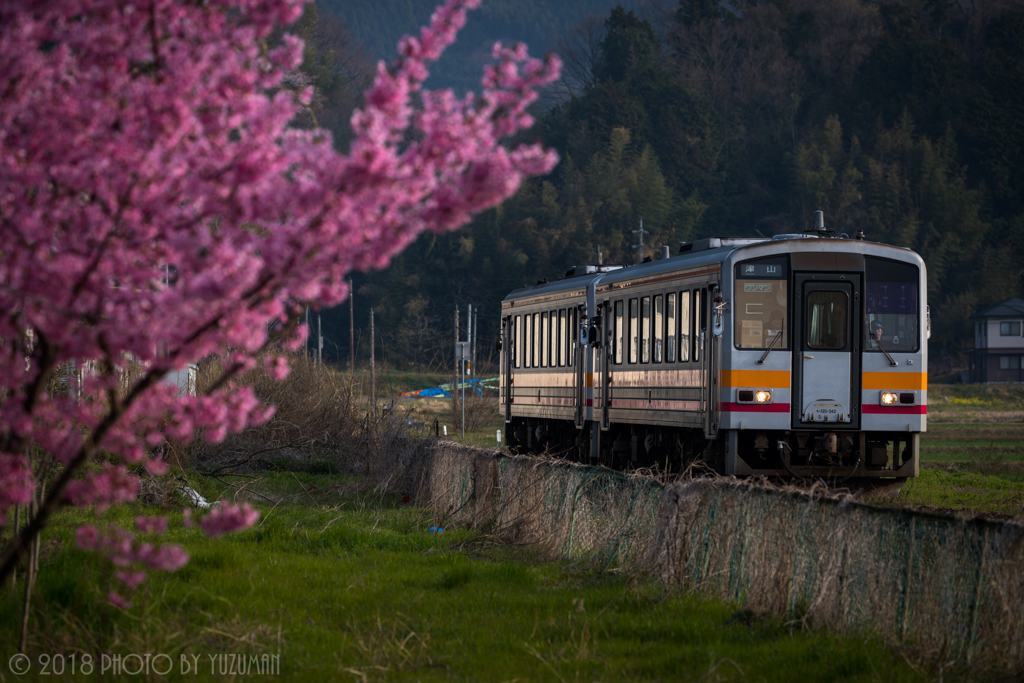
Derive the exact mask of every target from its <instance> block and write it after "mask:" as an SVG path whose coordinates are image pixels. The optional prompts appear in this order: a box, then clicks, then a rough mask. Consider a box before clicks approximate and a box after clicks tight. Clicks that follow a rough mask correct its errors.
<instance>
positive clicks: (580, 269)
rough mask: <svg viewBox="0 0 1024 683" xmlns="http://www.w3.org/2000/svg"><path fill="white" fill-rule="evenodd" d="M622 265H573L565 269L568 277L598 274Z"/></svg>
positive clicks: (608, 271)
mask: <svg viewBox="0 0 1024 683" xmlns="http://www.w3.org/2000/svg"><path fill="white" fill-rule="evenodd" d="M619 268H622V266H573V267H572V268H570V269H569V270H567V271H565V276H566V277H578V276H580V275H596V274H598V273H610V272H612V271H613V270H618V269H619Z"/></svg>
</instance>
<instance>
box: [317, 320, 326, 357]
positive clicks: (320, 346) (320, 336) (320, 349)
mask: <svg viewBox="0 0 1024 683" xmlns="http://www.w3.org/2000/svg"><path fill="white" fill-rule="evenodd" d="M316 345H317V348H316V365H317V367H320V365H321V364H322V363H323V362H324V328H323V326H322V325H321V324H320V314H319V313H317V314H316Z"/></svg>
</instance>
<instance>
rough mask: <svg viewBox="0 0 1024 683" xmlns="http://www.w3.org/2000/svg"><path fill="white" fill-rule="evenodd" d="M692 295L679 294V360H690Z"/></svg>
mask: <svg viewBox="0 0 1024 683" xmlns="http://www.w3.org/2000/svg"><path fill="white" fill-rule="evenodd" d="M690 338H691V335H690V293H689V292H679V360H681V361H683V362H686V361H688V360H690Z"/></svg>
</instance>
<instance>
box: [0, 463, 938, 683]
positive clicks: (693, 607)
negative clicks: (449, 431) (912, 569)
mask: <svg viewBox="0 0 1024 683" xmlns="http://www.w3.org/2000/svg"><path fill="white" fill-rule="evenodd" d="M300 484H301V488H300ZM313 484H315V486H316V487H315V489H313V488H312V487H311V485H313ZM260 485H261V486H262V487H263V489H264V493H266V494H269V495H277V496H282V495H289V494H290V495H293V497H292V498H290V499H286V501H285V502H283V503H281V504H279V505H278V506H277V507H276V508H273V509H271V506H269V505H268V506H264V508H263V510H264V516H263V519H262V523H261V524H260V526H258V527H257V528H253V529H250V530H248V531H245V532H242V533H240V534H236V535H232V536H228V537H224V538H221V539H216V540H210V539H206V538H205V537H203V536H202V535H201V534H200V532H199V531H197V530H196V529H194V528H193V529H186V528H184V527H183V526H182V525H181V523H180V516H179V517H178V518H177V519H176V520H174V521H173V522H172V528H171V530H170V531H169V532H168V533H167V534H166V539H165V540H167V541H170V542H178V543H182V544H183V545H185V546H186V548H187V549H188V550H189V552H190V553H191V554H192V561H191V562H190V563H189V564H188V565H187V566H186V567H185V568H183V569H182V570H180V571H178V572H175V573H173V574H160V573H152V574H151V576H150V579H149V580H148V581H147V583H146V584H144V586H143V588H142V589H140V592H139V593H138V594H136V596H135V606H134V607H132V608H131V609H130V610H127V611H121V610H118V609H115V608H113V607H111V606H109V605H108V604H106V601H105V599H104V595H105V594H106V591H107V590H108V589H109V587H110V586H111V585H112V584H111V580H110V576H109V574H110V569H109V567H108V566H107V565H106V564H105V562H104V561H102V560H101V559H100V558H99V557H97V556H96V555H94V554H91V553H85V552H82V551H79V550H77V549H75V548H74V547H73V543H72V540H71V539H72V534H73V528H74V527H75V526H76V525H77V524H79V523H81V522H83V521H86V520H89V519H91V518H89V517H87V516H86V515H85V514H84V513H82V512H79V511H66V512H62V513H61V514H60V515H59V516H58V518H57V519H56V520H55V525H54V527H53V528H52V529H50V530H48V531H47V533H46V537H45V545H44V551H43V561H42V572H41V576H40V579H39V583H38V585H37V593H36V596H37V597H36V602H35V606H36V612H35V616H34V618H33V621H32V627H31V630H32V635H31V638H30V654H31V655H32V656H33V657H38V655H40V654H43V653H46V654H50V655H53V654H57V653H63V654H64V655H66V656H70V654H72V653H77V654H78V656H79V657H81V655H82V654H84V653H91V654H92V655H93V656H98V655H99V653H120V654H128V653H131V652H139V653H146V652H148V653H159V652H163V653H169V654H171V655H172V656H173V657H174V662H175V666H176V667H177V666H178V664H179V657H180V655H181V654H196V655H203V661H208V660H207V659H206V655H209V654H219V653H271V654H278V653H280V656H281V659H280V671H281V674H282V676H284V677H285V678H286V679H298V678H299V677H301V680H303V681H306V680H341V681H345V680H353V681H362V680H388V681H406V680H408V681H413V680H455V681H460V680H461V681H510V680H520V681H576V680H587V681H591V680H594V681H600V680H603V681H634V680H744V681H746V680H753V681H776V680H778V681H789V680H805V679H817V680H839V679H842V680H886V681H916V680H920V679H924V678H927V676H925V675H923V674H922V673H920V672H918V671H915V670H914V669H913V668H911V667H910V666H909V665H908V664H907V662H906V660H905V659H904V657H903V656H901V655H900V654H899V653H897V652H896V651H894V650H893V649H891V648H889V647H887V646H884V645H882V644H881V643H879V642H877V641H876V640H874V639H872V638H870V637H864V636H859V637H838V636H835V635H832V634H830V633H827V632H822V631H808V630H801V629H800V628H797V627H794V626H791V625H787V624H785V623H783V622H782V621H781V620H779V619H777V618H774V617H769V616H765V615H758V614H752V613H748V612H742V611H738V610H737V608H736V607H735V606H731V605H728V604H723V603H718V602H713V601H710V600H707V599H704V598H701V597H696V596H692V595H667V594H665V593H663V592H662V591H661V590H659V589H658V588H657V587H656V586H655V584H653V583H652V582H651V581H649V580H648V579H646V578H643V577H629V576H623V575H619V574H615V573H603V574H602V573H598V572H596V571H593V570H591V569H589V568H587V567H572V566H563V565H560V564H556V563H550V562H544V561H541V560H540V559H539V558H538V557H537V555H536V553H535V552H534V551H533V550H531V549H529V548H527V549H511V548H508V547H505V546H502V545H500V544H496V543H494V542H493V540H494V539H490V538H489V537H487V536H480V535H474V534H473V533H471V532H469V531H466V530H456V529H448V530H446V531H445V532H444V533H442V534H436V533H429V532H428V528H429V527H430V526H431V525H433V524H434V523H435V522H434V520H433V519H432V518H431V516H430V515H429V514H428V513H427V512H426V511H424V510H420V509H416V508H413V507H410V506H409V505H407V504H403V503H402V502H401V501H400V500H398V499H397V498H394V497H390V496H385V497H379V496H378V497H374V496H373V495H372V493H371V492H370V491H368V490H367V489H366V488H363V487H361V485H360V484H359V483H358V482H356V481H354V480H352V479H345V478H341V477H337V476H330V475H320V476H312V475H308V474H299V475H292V474H288V473H283V474H274V475H268V477H266V479H265V480H264V481H263V482H261V484H260ZM332 487H333V488H332ZM203 488H204V491H203V492H204V493H205V494H207V495H208V496H209V497H214V496H215V495H216V494H217V491H216V490H215V489H214V487H212V486H209V485H204V487H203ZM307 491H309V492H308V493H307ZM294 494H299V495H297V496H295V495H294ZM314 498H316V501H317V504H316V505H314V504H313V499H314ZM145 512H150V511H147V510H145V509H143V508H141V507H139V506H121V507H119V508H117V509H112V510H109V511H107V512H106V513H105V514H104V515H103V518H102V521H103V522H111V521H117V522H119V523H121V524H125V525H128V524H130V523H131V521H132V519H133V518H134V516H135V515H136V514H139V513H145ZM0 596H2V599H0V642H2V643H5V644H6V647H5V648H4V650H6V657H9V656H10V655H11V654H13V652H14V643H15V642H16V639H17V633H18V618H17V614H18V613H19V611H20V610H19V600H18V598H17V596H15V595H12V594H10V593H9V592H8V591H0ZM6 657H5V658H4V662H6ZM0 666H2V664H0ZM37 669H38V666H37ZM37 673H38V671H37ZM933 675H934V672H933ZM44 678H45V679H46V680H51V679H52V678H53V677H52V676H51V677H44V676H38V675H37V676H36V677H35V678H33V677H32V676H28V677H21V678H19V679H18V680H24V679H28V680H40V679H44ZM115 678H116V677H115ZM126 678H127V677H126ZM187 678H189V680H210V679H212V678H214V676H211V674H210V673H209V670H208V669H201V670H200V675H199V676H198V677H195V676H188V677H187ZM7 680H10V679H7Z"/></svg>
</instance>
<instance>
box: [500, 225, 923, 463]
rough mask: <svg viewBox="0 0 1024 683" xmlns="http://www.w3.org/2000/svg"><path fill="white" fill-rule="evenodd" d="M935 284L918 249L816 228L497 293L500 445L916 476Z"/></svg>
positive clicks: (686, 248) (693, 248) (591, 455)
mask: <svg viewBox="0 0 1024 683" xmlns="http://www.w3.org/2000/svg"><path fill="white" fill-rule="evenodd" d="M818 223H819V226H820V225H821V219H820V215H819V220H818ZM925 283H926V272H925V264H924V261H923V260H922V259H921V257H920V256H918V255H917V254H916V253H914V252H913V251H911V250H909V249H903V248H898V247H893V246H889V245H885V244H879V243H875V242H869V241H865V240H864V239H863V238H862V237H861V238H859V239H849V238H846V237H845V236H841V237H833V236H831V234H830V233H828V232H826V231H825V230H824V229H823V228H821V229H819V230H817V231H814V232H810V233H806V234H796V235H778V236H776V237H775V238H773V239H761V240H755V239H738V238H737V239H733V238H712V239H705V240H700V241H697V242H694V243H690V244H683V245H681V246H680V252H679V253H678V254H677V255H675V256H669V254H668V248H667V247H666V248H664V249H663V253H662V258H661V259H660V260H655V261H650V262H645V263H642V264H639V265H635V266H628V267H615V268H598V267H594V266H586V267H583V268H576V269H574V270H572V271H570V272H569V273H567V276H566V277H565V279H562V280H559V281H556V282H550V283H543V284H537V285H536V286H533V287H525V288H523V289H519V290H517V291H515V292H512V293H511V294H510V295H509V296H508V297H506V298H505V300H504V301H503V302H502V329H501V394H500V399H499V400H500V407H501V410H502V412H503V414H504V416H505V422H506V429H505V434H506V439H507V445H509V446H510V447H512V448H513V449H515V450H517V451H520V452H533V453H538V452H544V451H548V452H551V453H556V454H560V455H563V456H568V457H573V458H577V459H580V460H584V461H590V462H594V463H601V464H606V465H609V466H613V467H618V468H626V469H628V468H632V467H643V466H646V467H650V466H654V465H658V466H660V467H663V468H668V469H671V470H675V471H678V469H679V468H681V467H684V466H686V465H688V464H689V463H691V462H693V461H694V460H697V459H703V460H704V461H705V462H707V463H708V464H710V465H711V466H713V467H714V468H716V469H717V470H718V471H720V472H722V473H724V474H736V475H770V476H812V477H825V478H833V479H835V478H842V479H847V478H850V477H858V478H862V477H863V478H872V477H876V478H880V477H895V478H906V477H912V476H917V474H918V468H919V460H920V458H919V452H920V434H921V433H922V432H924V431H925V430H926V427H927V419H928V418H927V412H928V409H927V405H928V400H927V399H928V380H927V377H928V375H927V372H928V346H927V339H928V336H929V332H930V330H929V319H928V306H927V300H926V293H927V288H926V284H925Z"/></svg>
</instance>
